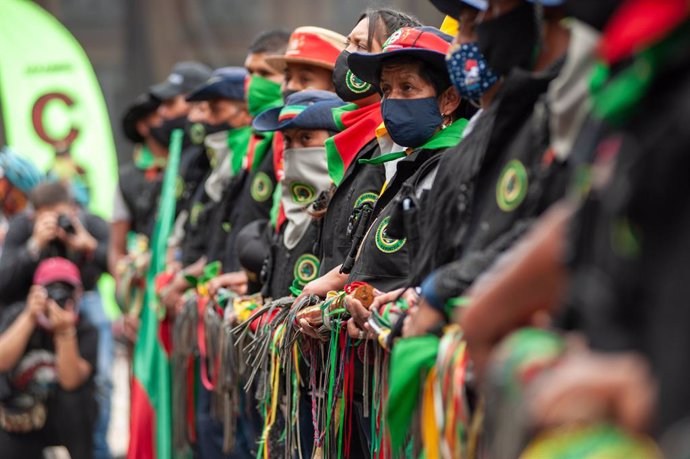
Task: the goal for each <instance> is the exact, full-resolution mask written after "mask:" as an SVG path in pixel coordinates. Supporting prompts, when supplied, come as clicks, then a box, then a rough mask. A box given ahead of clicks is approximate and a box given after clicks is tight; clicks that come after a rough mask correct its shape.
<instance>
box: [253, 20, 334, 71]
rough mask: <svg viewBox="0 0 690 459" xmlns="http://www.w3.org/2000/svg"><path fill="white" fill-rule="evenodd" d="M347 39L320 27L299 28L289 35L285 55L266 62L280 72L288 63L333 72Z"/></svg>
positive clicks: (268, 58)
mask: <svg viewBox="0 0 690 459" xmlns="http://www.w3.org/2000/svg"><path fill="white" fill-rule="evenodd" d="M346 41H347V38H346V37H344V36H343V35H340V34H339V33H337V32H333V31H332V30H328V29H322V28H321V27H311V26H307V27H299V28H297V29H295V31H294V32H292V35H290V41H289V42H288V48H287V51H285V55H280V56H268V57H266V62H267V63H268V64H269V65H270V66H272V67H274V68H275V69H277V70H280V71H282V70H283V69H285V65H286V64H289V63H294V64H306V65H314V66H316V67H322V68H325V69H328V70H333V68H334V67H335V61H336V59H338V56H339V55H340V53H341V52H342V50H344V49H345V42H346Z"/></svg>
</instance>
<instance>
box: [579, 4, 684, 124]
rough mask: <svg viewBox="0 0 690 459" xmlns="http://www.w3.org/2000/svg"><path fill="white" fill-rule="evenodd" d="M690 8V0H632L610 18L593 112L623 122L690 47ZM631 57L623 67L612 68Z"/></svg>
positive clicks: (593, 82)
mask: <svg viewBox="0 0 690 459" xmlns="http://www.w3.org/2000/svg"><path fill="white" fill-rule="evenodd" d="M689 13H690V7H689V6H688V3H687V2H686V1H685V0H668V1H664V2H659V1H655V0H629V1H628V2H626V3H625V4H624V5H623V6H621V8H620V9H619V11H618V12H617V13H616V15H615V16H614V17H613V18H612V19H611V21H610V23H609V25H608V27H607V29H606V31H605V32H604V36H603V38H602V42H601V47H600V57H601V62H600V63H599V64H598V65H597V66H596V67H595V69H594V72H593V74H592V80H591V93H592V105H593V113H594V114H595V115H596V116H597V117H598V118H600V119H603V120H606V121H607V122H609V123H612V124H622V123H624V122H625V121H626V120H627V119H628V117H629V116H630V115H632V113H633V112H634V110H635V108H636V107H637V106H638V105H639V102H640V100H642V98H644V96H645V95H646V94H647V91H648V90H649V87H650V86H651V84H652V82H653V81H654V78H655V77H656V75H657V74H658V73H659V71H661V70H663V68H664V66H665V65H666V64H667V63H668V62H669V61H672V60H673V59H677V58H678V57H677V56H679V55H682V54H681V53H682V52H683V51H684V49H687V46H688V45H690V25H689V24H688V22H687V18H688V15H689ZM626 59H629V60H630V63H629V64H626V65H625V67H624V68H622V69H621V70H618V71H617V72H615V73H614V72H612V68H613V67H614V66H615V65H617V64H620V63H622V62H624V61H625V60H626Z"/></svg>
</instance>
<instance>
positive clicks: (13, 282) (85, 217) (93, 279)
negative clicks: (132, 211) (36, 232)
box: [0, 212, 110, 305]
mask: <svg viewBox="0 0 690 459" xmlns="http://www.w3.org/2000/svg"><path fill="white" fill-rule="evenodd" d="M79 219H80V221H81V222H82V224H83V225H84V228H86V230H87V231H88V232H89V233H91V235H92V236H93V237H94V238H96V240H98V247H97V248H96V251H95V252H94V253H93V255H92V257H91V258H86V256H85V255H83V254H75V253H67V252H66V250H65V247H64V246H63V245H62V243H58V242H54V243H51V245H50V246H49V247H47V248H46V249H44V250H43V251H42V252H41V253H40V255H39V257H38V259H34V258H33V257H32V255H31V254H30V253H29V250H28V249H27V243H28V241H29V239H30V238H31V235H32V234H33V228H34V223H33V220H32V218H31V217H30V216H29V214H28V213H23V214H20V215H18V216H17V217H15V218H14V219H13V220H12V221H10V227H9V229H8V231H7V236H6V238H5V245H4V248H3V252H2V257H1V258H0V304H3V305H8V304H11V303H14V302H17V301H23V300H24V299H25V298H26V295H27V293H28V292H29V289H30V288H31V285H32V284H33V276H34V271H35V270H36V267H37V266H38V264H39V263H40V261H41V260H43V259H46V258H50V257H55V256H65V257H66V258H69V259H70V260H71V261H73V262H74V263H75V264H76V265H77V266H78V267H79V269H80V270H81V277H82V283H83V284H84V290H86V291H88V290H94V289H96V283H97V282H98V279H99V278H100V277H101V274H103V273H105V272H107V270H108V239H109V237H110V236H109V235H110V228H109V227H108V224H107V223H106V222H105V220H103V219H102V218H100V217H97V216H95V215H93V214H90V213H87V212H83V213H81V214H80V216H79Z"/></svg>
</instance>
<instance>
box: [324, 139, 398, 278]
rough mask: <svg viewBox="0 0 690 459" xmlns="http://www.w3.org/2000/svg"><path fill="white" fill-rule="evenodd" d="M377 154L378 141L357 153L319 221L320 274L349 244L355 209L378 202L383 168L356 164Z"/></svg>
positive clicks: (338, 259) (337, 262) (342, 255)
mask: <svg viewBox="0 0 690 459" xmlns="http://www.w3.org/2000/svg"><path fill="white" fill-rule="evenodd" d="M379 151H380V149H379V145H378V141H377V140H376V139H374V140H372V141H371V142H369V144H367V145H366V146H365V147H364V148H362V150H361V151H360V152H359V153H358V154H357V156H356V157H355V159H354V160H353V161H352V163H350V166H349V167H348V168H347V170H346V171H345V175H344V176H343V180H342V182H341V183H340V185H339V186H338V188H337V189H336V190H335V193H334V194H333V196H332V197H331V200H330V202H329V204H328V211H327V212H326V215H325V216H324V217H323V220H322V222H321V236H320V243H319V258H320V259H321V275H323V274H326V273H327V272H329V271H330V270H332V269H333V268H335V267H336V266H338V265H340V264H341V263H342V262H343V261H344V260H345V258H346V257H347V255H348V252H349V250H350V247H351V245H352V234H349V233H348V227H349V226H350V225H349V223H350V218H351V216H352V214H353V212H354V211H355V209H357V208H358V207H360V206H361V205H362V204H363V203H365V202H369V203H370V204H371V205H372V206H373V204H374V203H375V202H376V200H377V199H378V196H379V193H380V192H381V188H383V183H384V182H385V181H386V172H385V169H384V167H383V165H373V164H359V162H358V161H359V160H360V159H371V158H373V157H375V156H377V155H378V152H379Z"/></svg>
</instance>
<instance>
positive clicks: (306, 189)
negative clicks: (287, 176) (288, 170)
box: [290, 182, 316, 204]
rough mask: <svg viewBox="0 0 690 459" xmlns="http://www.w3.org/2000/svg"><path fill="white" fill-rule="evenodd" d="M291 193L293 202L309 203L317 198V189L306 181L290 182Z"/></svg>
mask: <svg viewBox="0 0 690 459" xmlns="http://www.w3.org/2000/svg"><path fill="white" fill-rule="evenodd" d="M290 193H291V194H292V200H293V202H296V203H297V204H309V203H311V202H312V201H313V200H314V199H316V190H315V189H314V187H313V186H311V185H308V184H306V183H300V182H294V183H291V184H290Z"/></svg>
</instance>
